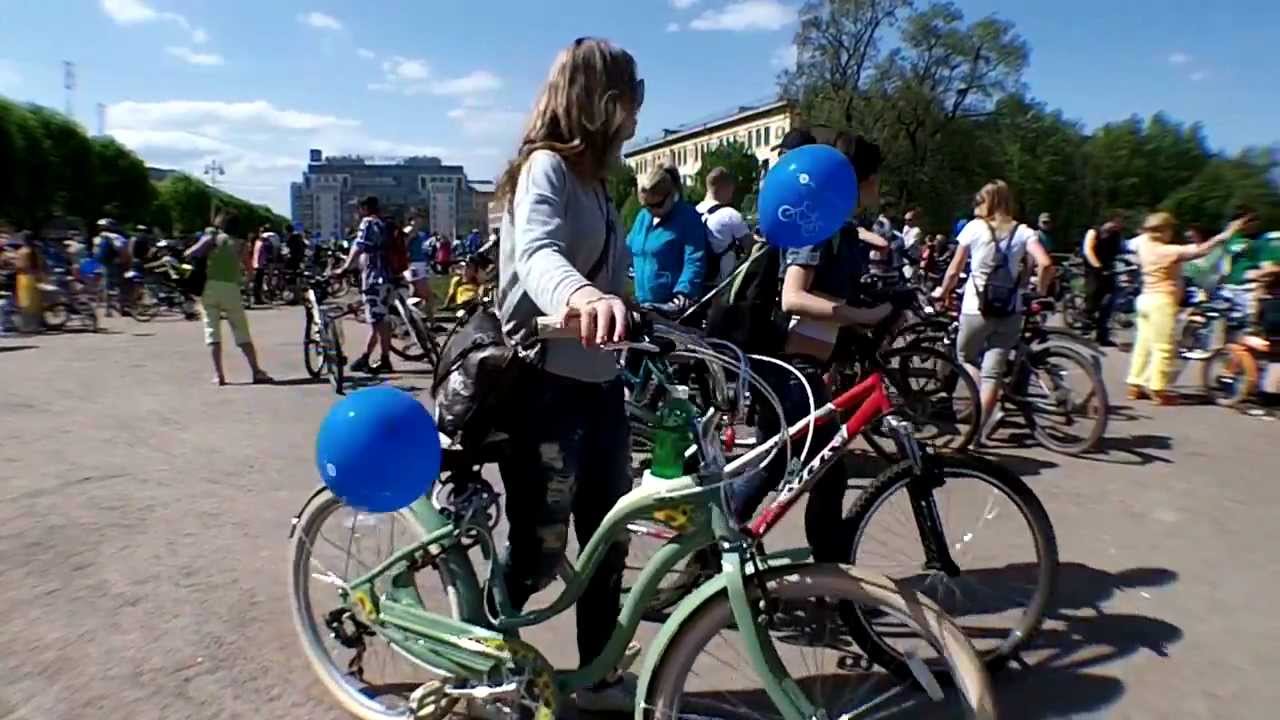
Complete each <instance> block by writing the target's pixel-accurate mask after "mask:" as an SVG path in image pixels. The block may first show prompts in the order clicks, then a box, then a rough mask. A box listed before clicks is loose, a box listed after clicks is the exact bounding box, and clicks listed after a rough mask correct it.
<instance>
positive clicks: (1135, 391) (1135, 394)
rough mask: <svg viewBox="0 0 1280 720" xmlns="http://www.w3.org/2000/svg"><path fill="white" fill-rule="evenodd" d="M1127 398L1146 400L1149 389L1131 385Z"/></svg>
mask: <svg viewBox="0 0 1280 720" xmlns="http://www.w3.org/2000/svg"><path fill="white" fill-rule="evenodd" d="M1127 397H1128V398H1129V399H1130V400H1146V399H1147V398H1148V397H1149V396H1148V395H1147V389H1146V388H1145V387H1143V386H1141V385H1130V386H1129V392H1128V393H1127Z"/></svg>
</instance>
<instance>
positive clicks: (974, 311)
mask: <svg viewBox="0 0 1280 720" xmlns="http://www.w3.org/2000/svg"><path fill="white" fill-rule="evenodd" d="M1035 239H1036V232H1035V231H1034V230H1032V229H1031V228H1029V227H1027V226H1026V225H1022V224H1019V225H1017V227H1016V228H1015V229H1014V231H1013V238H1012V239H1010V238H1006V237H1001V238H1000V248H1001V249H1002V250H1004V253H1005V260H1006V262H1008V263H1009V267H1010V268H1012V270H1013V274H1014V276H1015V277H1016V276H1017V275H1019V274H1020V272H1021V269H1022V260H1023V258H1024V257H1026V254H1027V243H1029V242H1031V241H1032V240H1035ZM957 242H959V244H960V247H962V248H968V249H969V280H968V282H966V283H965V286H964V301H963V302H962V303H961V304H960V313H961V314H964V315H980V314H982V304H981V303H980V302H979V301H978V286H980V285H983V284H985V283H986V282H987V275H989V274H991V267H992V265H991V263H992V260H993V256H994V255H995V254H996V243H995V242H994V241H993V240H992V238H991V230H990V229H989V228H988V226H987V223H986V222H984V221H982V220H970V221H969V224H968V225H965V226H964V229H963V230H961V231H960V237H959V238H957ZM1021 306H1022V297H1021V294H1019V297H1018V307H1017V309H1018V310H1021V309H1022V307H1021Z"/></svg>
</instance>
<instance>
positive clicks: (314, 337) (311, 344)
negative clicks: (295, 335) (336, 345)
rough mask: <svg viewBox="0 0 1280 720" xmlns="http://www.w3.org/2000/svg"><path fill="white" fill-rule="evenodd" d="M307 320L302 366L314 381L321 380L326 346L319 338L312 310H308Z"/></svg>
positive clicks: (304, 332) (304, 327) (304, 330)
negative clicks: (312, 317)
mask: <svg viewBox="0 0 1280 720" xmlns="http://www.w3.org/2000/svg"><path fill="white" fill-rule="evenodd" d="M305 318H306V322H305V324H304V325H303V329H302V364H303V366H304V367H306V369H307V375H309V376H311V379H312V380H319V379H320V376H321V375H322V374H324V371H325V353H324V345H323V343H321V342H320V338H319V337H318V335H319V332H318V331H317V330H316V328H315V321H313V320H312V319H311V308H306V315H305ZM317 350H318V351H319V352H317Z"/></svg>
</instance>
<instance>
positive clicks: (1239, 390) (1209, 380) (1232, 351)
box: [1200, 343, 1259, 408]
mask: <svg viewBox="0 0 1280 720" xmlns="http://www.w3.org/2000/svg"><path fill="white" fill-rule="evenodd" d="M1219 365H1223V368H1222V369H1221V370H1218V369H1217V368H1218V366H1219ZM1258 376H1259V368H1258V361H1257V359H1256V358H1254V357H1253V353H1251V352H1249V350H1248V349H1247V348H1244V347H1241V346H1239V345H1236V344H1234V343H1231V344H1227V345H1223V346H1222V347H1220V348H1218V349H1217V350H1214V351H1213V354H1212V355H1210V356H1209V357H1208V359H1206V360H1205V361H1204V365H1203V366H1202V367H1201V368H1200V383H1201V384H1202V385H1203V386H1204V391H1205V394H1206V395H1208V396H1209V399H1210V400H1212V401H1213V404H1215V405H1219V406H1221V407H1229V408H1234V407H1239V406H1240V405H1241V404H1243V403H1244V402H1245V401H1246V400H1248V399H1249V398H1250V397H1252V396H1253V393H1254V392H1255V391H1256V390H1257V389H1258ZM1227 379H1229V380H1230V383H1231V384H1230V385H1229V386H1227V385H1225V384H1224V383H1223V381H1224V380H1227Z"/></svg>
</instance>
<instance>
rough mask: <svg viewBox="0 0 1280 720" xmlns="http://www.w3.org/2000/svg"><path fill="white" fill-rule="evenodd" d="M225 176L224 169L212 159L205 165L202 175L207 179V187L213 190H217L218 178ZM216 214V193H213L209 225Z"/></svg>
mask: <svg viewBox="0 0 1280 720" xmlns="http://www.w3.org/2000/svg"><path fill="white" fill-rule="evenodd" d="M226 174H227V171H226V169H225V168H223V167H222V163H220V162H218V161H217V159H213V160H210V161H209V162H208V163H205V166H204V175H205V177H207V178H209V187H212V188H213V189H214V190H217V189H218V178H219V177H221V176H222V175H226ZM217 212H218V193H216V192H215V193H213V200H212V201H211V202H210V203H209V222H210V223H212V222H213V218H214V215H216V214H217Z"/></svg>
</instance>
